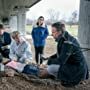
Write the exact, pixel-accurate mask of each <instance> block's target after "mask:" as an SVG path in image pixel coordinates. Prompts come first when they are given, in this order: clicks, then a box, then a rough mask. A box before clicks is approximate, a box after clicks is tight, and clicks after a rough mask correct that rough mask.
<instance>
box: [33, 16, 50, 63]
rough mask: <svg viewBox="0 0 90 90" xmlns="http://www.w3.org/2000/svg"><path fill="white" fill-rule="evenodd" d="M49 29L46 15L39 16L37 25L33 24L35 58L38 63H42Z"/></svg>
mask: <svg viewBox="0 0 90 90" xmlns="http://www.w3.org/2000/svg"><path fill="white" fill-rule="evenodd" d="M48 34H49V33H48V29H47V26H46V25H45V23H44V17H43V16H40V17H39V18H38V21H37V23H36V25H35V26H33V30H32V39H33V42H34V48H35V59H36V63H37V64H39V61H40V64H42V62H43V61H42V55H43V50H44V46H45V40H46V38H47V36H48Z"/></svg>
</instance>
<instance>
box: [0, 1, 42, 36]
mask: <svg viewBox="0 0 90 90" xmlns="http://www.w3.org/2000/svg"><path fill="white" fill-rule="evenodd" d="M39 1H41V0H0V23H3V24H4V25H6V26H9V27H10V29H11V30H19V31H20V32H22V33H23V34H24V33H25V20H26V11H28V9H29V8H30V7H32V6H33V5H35V4H36V3H38V2H39Z"/></svg>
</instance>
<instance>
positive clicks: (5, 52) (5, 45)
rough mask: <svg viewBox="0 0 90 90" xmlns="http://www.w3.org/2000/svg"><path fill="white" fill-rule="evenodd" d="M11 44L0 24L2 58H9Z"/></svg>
mask: <svg viewBox="0 0 90 90" xmlns="http://www.w3.org/2000/svg"><path fill="white" fill-rule="evenodd" d="M10 43H11V37H10V34H9V33H7V32H5V31H4V26H3V25H2V24H0V53H1V54H2V56H3V57H5V58H9V45H10Z"/></svg>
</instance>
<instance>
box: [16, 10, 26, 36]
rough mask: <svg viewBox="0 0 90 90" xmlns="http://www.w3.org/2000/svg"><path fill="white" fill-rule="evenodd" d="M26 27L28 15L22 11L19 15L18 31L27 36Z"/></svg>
mask: <svg viewBox="0 0 90 90" xmlns="http://www.w3.org/2000/svg"><path fill="white" fill-rule="evenodd" d="M25 26H26V13H25V11H20V12H19V13H18V14H17V30H18V31H20V32H21V33H22V34H23V35H25Z"/></svg>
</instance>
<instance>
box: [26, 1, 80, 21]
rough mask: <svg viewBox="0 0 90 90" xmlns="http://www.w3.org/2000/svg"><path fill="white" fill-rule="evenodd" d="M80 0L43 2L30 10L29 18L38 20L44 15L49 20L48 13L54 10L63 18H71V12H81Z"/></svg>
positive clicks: (27, 15)
mask: <svg viewBox="0 0 90 90" xmlns="http://www.w3.org/2000/svg"><path fill="white" fill-rule="evenodd" d="M79 4H80V0H42V1H40V2H39V3H37V4H36V5H34V6H33V7H31V8H30V9H29V11H28V12H27V14H26V17H27V18H30V19H36V18H38V17H39V16H41V15H43V16H44V17H45V18H46V19H47V18H48V15H47V11H48V10H49V9H54V10H56V11H59V12H60V14H61V15H62V16H65V17H66V16H67V17H69V16H70V14H71V12H73V11H75V10H77V11H79Z"/></svg>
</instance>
